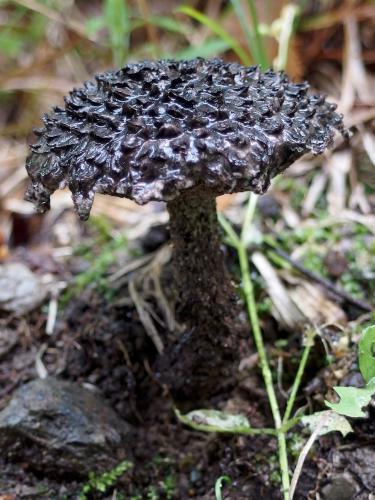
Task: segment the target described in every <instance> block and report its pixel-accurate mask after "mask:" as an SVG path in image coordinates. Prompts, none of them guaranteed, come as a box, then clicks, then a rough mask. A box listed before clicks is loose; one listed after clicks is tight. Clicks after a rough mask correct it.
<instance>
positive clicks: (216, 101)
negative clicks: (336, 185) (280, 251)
mask: <svg viewBox="0 0 375 500" xmlns="http://www.w3.org/2000/svg"><path fill="white" fill-rule="evenodd" d="M308 89H309V85H308V84H307V83H306V82H304V83H293V82H291V81H290V80H289V79H288V77H287V75H286V74H285V73H282V72H274V71H273V70H268V71H266V72H265V73H262V72H261V71H260V70H259V68H258V67H255V66H252V67H243V66H241V65H240V64H234V63H225V62H223V61H221V60H217V59H216V60H208V61H207V60H204V59H194V60H192V61H171V60H166V61H159V62H147V61H146V62H141V63H134V64H129V65H127V66H125V67H124V68H122V69H120V70H118V71H109V72H106V73H102V74H99V75H97V76H96V77H95V80H94V81H88V82H85V83H84V86H83V87H82V88H79V89H73V90H72V91H71V92H70V94H69V96H68V97H66V98H65V107H64V108H61V107H56V108H54V110H53V112H52V113H51V114H49V115H45V116H44V118H43V122H44V127H43V128H41V129H36V130H35V131H34V132H35V134H36V135H37V136H38V140H37V142H36V143H35V144H34V145H33V146H31V154H30V155H29V157H28V159H27V163H26V168H27V171H28V174H29V176H30V177H31V180H32V183H31V185H30V187H29V188H28V190H27V193H26V199H28V200H30V201H33V202H34V203H35V204H36V205H37V208H38V209H39V211H45V210H47V209H49V207H50V195H51V194H52V193H53V192H54V191H55V190H56V189H58V188H63V187H65V186H66V185H68V186H69V188H70V190H71V191H72V193H73V201H74V205H75V208H76V211H77V212H78V214H79V215H80V217H81V218H82V219H87V218H88V216H89V213H90V209H91V205H92V202H93V198H94V193H95V192H98V193H103V194H110V195H113V196H120V197H126V198H130V199H132V200H134V201H136V202H137V203H139V204H144V203H147V202H149V201H151V200H157V201H161V200H164V201H170V200H172V199H174V198H176V197H177V196H178V195H179V193H180V192H182V191H184V190H187V189H192V188H200V189H202V188H203V189H204V190H207V191H210V192H211V193H212V194H214V195H220V194H223V193H232V192H237V191H254V192H256V193H263V192H265V191H266V190H267V188H268V187H269V184H270V180H271V178H272V177H274V176H275V175H276V174H278V173H279V172H281V171H283V170H284V169H285V168H287V167H288V166H289V165H290V164H291V163H293V162H294V161H295V160H296V159H297V158H299V157H300V156H302V155H303V154H304V153H306V152H312V153H314V154H320V153H322V152H323V151H324V150H325V148H327V147H328V146H330V145H331V144H332V141H333V137H334V135H335V132H336V131H337V130H339V131H341V132H342V133H345V131H344V128H343V124H342V117H341V115H338V114H337V113H335V111H334V110H335V108H336V106H335V105H334V104H330V103H327V102H325V99H324V97H323V96H321V95H316V94H311V93H308Z"/></svg>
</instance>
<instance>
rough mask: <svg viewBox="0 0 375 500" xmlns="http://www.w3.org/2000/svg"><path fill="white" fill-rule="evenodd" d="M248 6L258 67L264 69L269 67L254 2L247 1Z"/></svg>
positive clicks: (252, 0)
mask: <svg viewBox="0 0 375 500" xmlns="http://www.w3.org/2000/svg"><path fill="white" fill-rule="evenodd" d="M248 5H249V10H250V16H251V21H252V23H253V29H254V34H255V40H256V45H257V51H258V57H259V61H258V63H259V65H260V66H261V67H262V68H263V69H265V68H268V67H269V66H270V63H269V60H268V57H267V53H266V49H265V47H264V43H263V36H262V35H261V33H260V31H259V20H258V13H257V9H256V6H255V3H254V0H248Z"/></svg>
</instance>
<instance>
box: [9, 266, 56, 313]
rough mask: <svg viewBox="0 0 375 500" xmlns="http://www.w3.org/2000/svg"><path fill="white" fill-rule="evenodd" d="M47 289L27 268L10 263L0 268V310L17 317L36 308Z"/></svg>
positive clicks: (44, 296)
mask: <svg viewBox="0 0 375 500" xmlns="http://www.w3.org/2000/svg"><path fill="white" fill-rule="evenodd" d="M46 295H47V287H46V286H45V285H44V284H43V283H42V282H41V280H40V279H39V278H38V276H36V275H35V274H34V273H32V272H31V271H30V269H29V268H28V267H26V266H25V265H23V264H21V263H19V262H12V263H9V264H4V265H2V266H0V309H2V310H3V311H8V312H13V313H16V314H19V315H22V314H25V313H27V312H29V311H32V310H33V309H35V308H36V307H38V306H39V305H40V304H41V303H42V302H43V300H44V299H45V298H46Z"/></svg>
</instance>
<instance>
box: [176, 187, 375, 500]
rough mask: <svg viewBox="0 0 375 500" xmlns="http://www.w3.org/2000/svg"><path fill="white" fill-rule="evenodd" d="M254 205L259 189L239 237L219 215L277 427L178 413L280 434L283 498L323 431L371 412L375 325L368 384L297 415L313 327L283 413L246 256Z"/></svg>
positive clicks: (219, 427)
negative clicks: (298, 431) (297, 436)
mask: <svg viewBox="0 0 375 500" xmlns="http://www.w3.org/2000/svg"><path fill="white" fill-rule="evenodd" d="M255 205H256V195H251V196H250V200H249V204H248V208H247V211H246V215H245V219H244V223H243V226H242V231H241V235H240V237H238V236H237V234H236V233H235V231H234V230H233V228H232V226H231V225H230V223H229V222H228V221H227V220H226V219H225V218H224V217H223V216H222V215H221V216H219V221H220V223H221V225H222V227H223V229H224V231H225V233H226V236H227V238H228V242H229V244H230V245H231V246H233V247H234V248H235V249H236V250H237V253H238V258H239V262H240V269H241V277H242V287H243V293H244V299H245V303H246V306H247V310H248V315H249V320H250V324H251V327H252V333H253V336H254V341H255V344H256V347H257V351H258V355H259V362H260V366H261V370H262V374H263V379H264V383H265V387H266V391H267V395H268V400H269V404H270V407H271V411H272V415H273V419H274V425H275V428H274V429H270V428H266V429H264V428H263V429H259V428H253V427H251V424H250V422H249V421H248V419H247V418H246V417H245V416H243V415H230V414H228V413H224V412H221V411H216V410H194V411H192V412H189V413H188V414H186V415H181V414H180V413H179V412H178V410H176V415H177V417H178V418H179V420H180V421H181V422H183V423H184V424H187V425H189V426H190V427H192V428H193V429H196V430H201V431H206V432H221V433H234V434H243V435H247V436H254V435H259V434H261V435H262V434H263V435H271V436H274V437H276V438H277V440H278V457H279V467H280V473H281V482H282V489H283V496H284V500H292V498H293V495H294V491H295V487H296V483H297V479H298V477H299V474H300V472H301V469H302V465H303V461H304V459H305V458H306V455H307V451H308V450H309V449H310V448H311V446H312V444H313V443H314V441H315V439H316V438H317V437H319V436H321V435H323V434H327V433H328V432H334V431H339V432H341V434H342V435H343V436H346V434H347V433H348V432H351V431H352V428H351V425H350V423H349V422H348V420H347V419H346V418H345V417H346V416H347V417H357V418H363V417H365V416H366V414H365V413H364V412H363V407H365V406H367V405H368V404H369V403H370V401H371V397H372V396H373V395H374V394H375V325H374V326H370V327H368V328H366V329H365V330H364V332H363V334H362V337H361V340H360V342H359V354H358V358H359V367H360V371H361V374H362V376H363V378H364V380H365V383H366V385H365V386H364V387H363V388H357V387H334V389H335V391H336V393H337V394H338V395H339V396H340V402H339V403H330V402H326V405H327V407H328V408H330V410H325V411H322V412H317V413H314V414H313V415H309V416H301V415H296V416H294V417H292V416H291V415H292V410H293V407H294V403H295V400H296V396H297V393H298V389H299V387H300V384H301V380H302V376H303V373H304V371H305V367H306V364H307V361H308V356H309V353H310V350H311V348H312V346H313V342H314V335H315V332H314V331H310V332H308V334H307V336H306V342H305V347H304V350H303V352H302V356H301V359H300V362H299V366H298V369H297V373H296V377H295V380H294V383H293V385H292V388H291V390H290V394H289V398H288V401H287V404H286V408H285V412H284V415H283V417H282V418H281V412H280V408H279V404H278V402H277V399H276V393H275V388H274V384H273V381H272V373H271V369H270V365H269V360H268V356H267V353H266V349H265V346H264V342H263V337H262V332H261V329H260V326H259V319H258V314H257V309H256V302H255V296H254V290H253V286H252V282H251V278H250V270H249V264H248V256H247V244H246V240H247V234H248V229H249V226H250V225H251V223H252V220H253V217H254V212H255ZM299 422H301V423H302V424H304V425H305V426H308V427H309V428H310V429H311V431H312V435H311V437H310V439H309V440H308V442H307V443H306V445H305V447H304V450H305V451H304V450H303V451H302V452H301V455H300V458H299V460H298V462H297V466H296V469H295V473H294V475H293V478H292V482H291V480H290V475H289V464H288V453H287V445H286V438H287V433H288V432H289V431H290V430H291V429H292V428H293V427H294V426H295V425H296V424H297V423H299ZM306 450H307V451H306Z"/></svg>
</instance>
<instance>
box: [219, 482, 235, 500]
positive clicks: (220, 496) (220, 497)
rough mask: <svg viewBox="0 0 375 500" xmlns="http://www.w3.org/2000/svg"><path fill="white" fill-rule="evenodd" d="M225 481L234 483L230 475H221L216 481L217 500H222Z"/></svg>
mask: <svg viewBox="0 0 375 500" xmlns="http://www.w3.org/2000/svg"><path fill="white" fill-rule="evenodd" d="M223 483H227V484H229V486H230V485H231V484H232V480H231V478H230V477H229V476H220V477H219V478H218V479H217V480H216V482H215V498H216V500H222V499H223V497H222V495H221V490H222V488H223Z"/></svg>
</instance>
